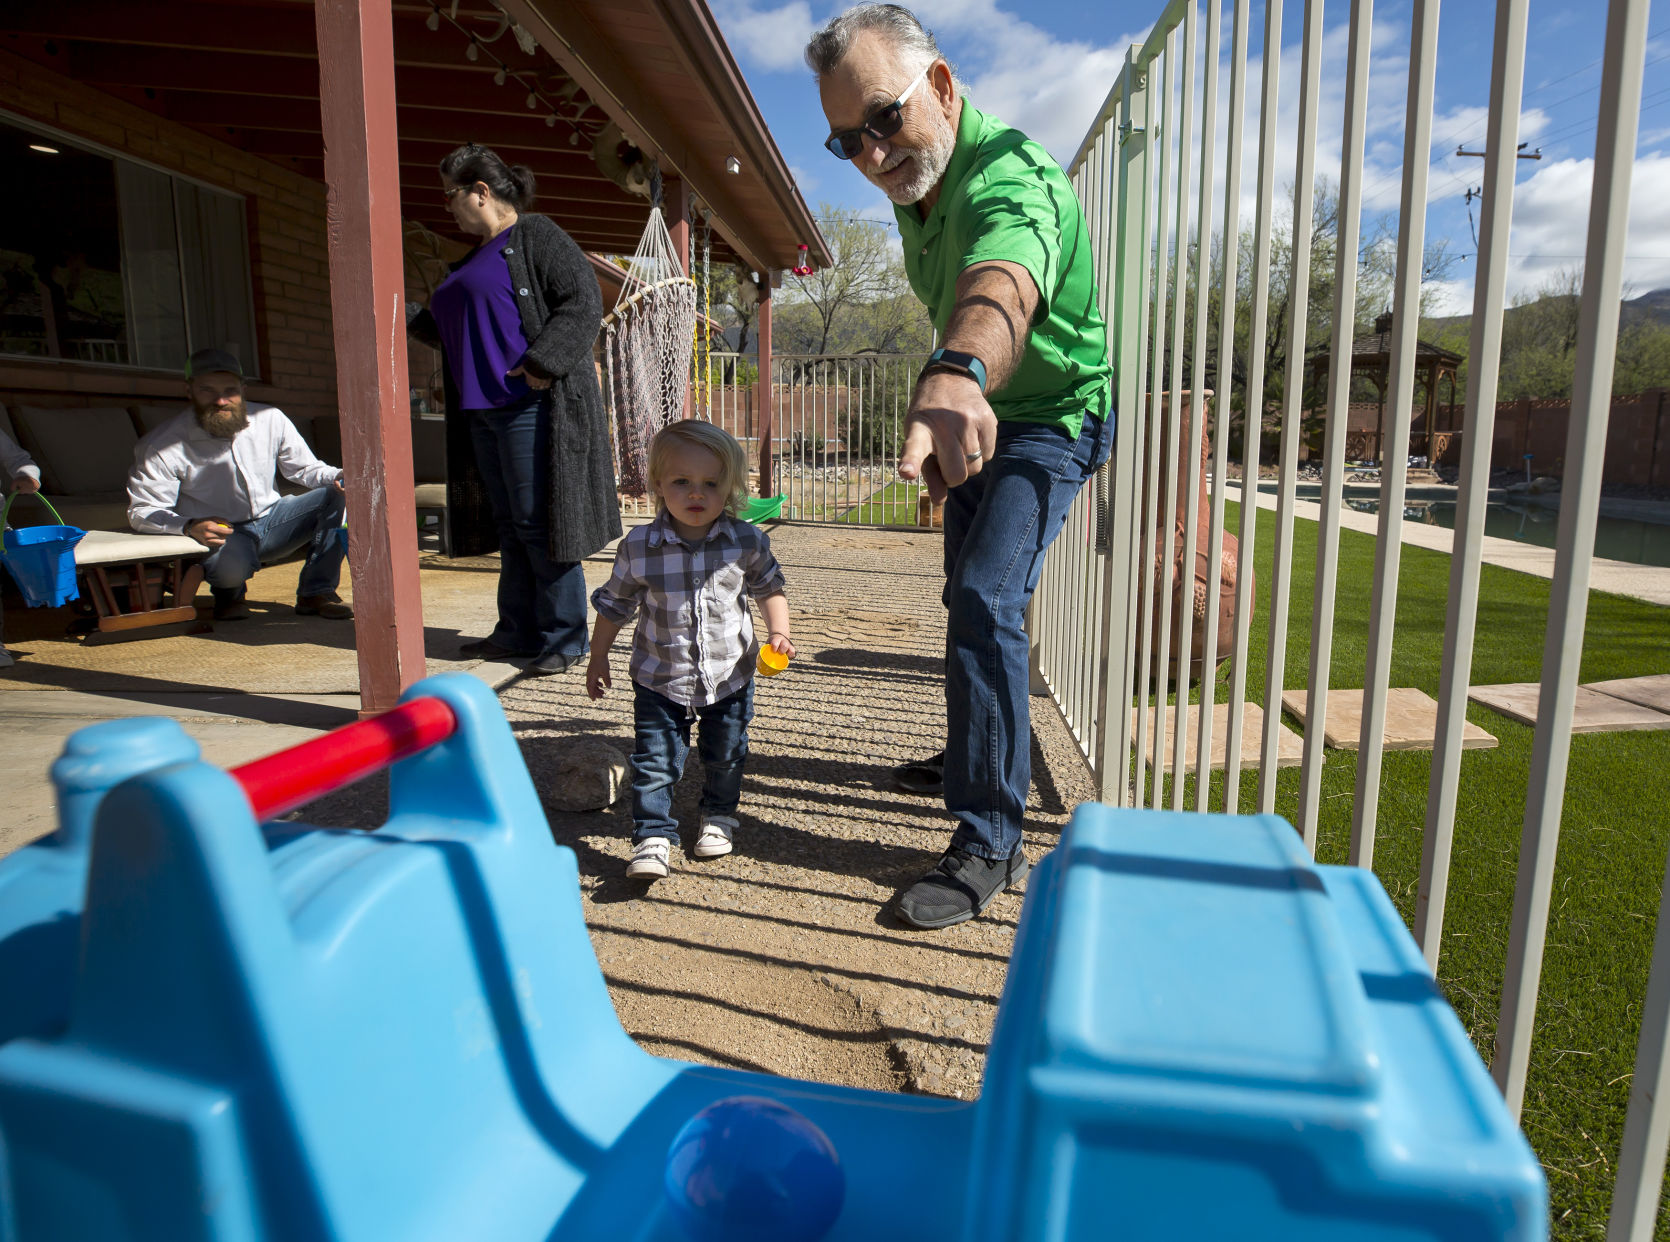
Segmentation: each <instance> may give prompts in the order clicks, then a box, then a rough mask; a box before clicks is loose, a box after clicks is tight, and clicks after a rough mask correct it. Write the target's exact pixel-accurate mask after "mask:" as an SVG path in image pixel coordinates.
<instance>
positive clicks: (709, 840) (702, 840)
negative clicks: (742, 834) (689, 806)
mask: <svg viewBox="0 0 1670 1242" xmlns="http://www.w3.org/2000/svg"><path fill="white" fill-rule="evenodd" d="M736 827H737V825H736V820H734V819H732V818H731V817H730V816H729V815H704V816H702V831H701V835H699V836H698V837H697V838H696V844H695V847H694V848H693V849H692V850H691V851H690V852H691V853H692V854H694V855H695V856H696V857H697V858H718V857H719V856H720V855H721V854H729V853H730V852H731V836H732V834H734V833H735V832H736Z"/></svg>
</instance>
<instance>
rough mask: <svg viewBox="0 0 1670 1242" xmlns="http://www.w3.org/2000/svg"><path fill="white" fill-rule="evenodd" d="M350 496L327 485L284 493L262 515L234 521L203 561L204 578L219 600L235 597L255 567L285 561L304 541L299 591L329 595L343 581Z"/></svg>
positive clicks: (297, 592) (307, 593)
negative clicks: (344, 525) (343, 531)
mask: <svg viewBox="0 0 1670 1242" xmlns="http://www.w3.org/2000/svg"><path fill="white" fill-rule="evenodd" d="M346 504H347V500H346V498H345V497H344V496H343V495H342V493H341V492H340V491H338V490H337V489H336V488H335V487H333V486H331V485H330V484H328V483H327V484H326V485H325V486H323V487H316V488H314V489H313V490H312V491H309V492H303V493H302V494H301V495H299V496H280V497H279V498H278V500H277V501H276V502H275V503H274V504H273V507H272V508H270V509H268V510H267V511H266V512H265V513H263V514H262V515H261V516H260V517H257V518H251V519H250V520H249V521H247V522H234V523H232V533H231V534H230V535H228V536H226V542H225V543H223V544H221V545H220V547H219V548H217V549H216V550H215V551H214V552H213V553H212V554H211V555H210V556H209V557H208V558H207V559H205V560H204V562H203V578H204V580H205V581H206V582H208V584H209V589H210V590H211V591H213V592H214V594H215V597H216V598H217V599H226V600H230V599H236V598H237V596H238V592H239V591H240V590H241V589H242V587H243V585H244V583H246V582H248V581H249V580H250V578H252V577H253V576H254V574H255V571H256V570H258V569H260V568H261V566H263V565H268V564H271V563H272V562H273V561H281V560H283V559H284V558H285V557H287V556H289V555H290V554H291V553H292V552H294V551H295V550H296V549H297V548H300V547H301V546H302V545H303V544H306V545H307V563H306V564H305V565H303V566H302V575H301V578H300V580H299V581H298V582H297V583H296V594H297V595H298V596H304V595H330V594H332V593H334V592H335V590H336V585H337V583H338V582H339V581H341V579H342V553H343V545H342V537H341V535H339V534H338V533H337V532H338V530H339V529H340V528H341V526H342V513H343V509H344V507H345V506H346Z"/></svg>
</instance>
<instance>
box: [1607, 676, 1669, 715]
mask: <svg viewBox="0 0 1670 1242" xmlns="http://www.w3.org/2000/svg"><path fill="white" fill-rule="evenodd" d="M1588 687H1589V689H1591V690H1599V691H1600V692H1601V693H1602V694H1610V695H1611V696H1612V697H1613V698H1615V699H1623V700H1624V701H1625V702H1628V703H1636V704H1639V705H1640V706H1642V707H1650V708H1652V709H1653V710H1654V711H1657V712H1665V713H1667V714H1670V673H1653V674H1652V675H1650V676H1647V677H1619V678H1617V679H1615V680H1613V681H1591V682H1589V683H1588Z"/></svg>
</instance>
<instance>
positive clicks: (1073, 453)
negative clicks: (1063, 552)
mask: <svg viewBox="0 0 1670 1242" xmlns="http://www.w3.org/2000/svg"><path fill="white" fill-rule="evenodd" d="M1112 424H1113V419H1112V417H1111V416H1110V417H1109V418H1108V419H1106V420H1104V421H1098V420H1096V419H1093V418H1089V417H1086V418H1085V420H1084V428H1083V430H1082V431H1081V432H1080V433H1079V438H1078V439H1077V441H1074V440H1069V439H1068V438H1067V433H1066V432H1064V431H1062V430H1061V429H1060V428H1059V427H1049V426H1045V425H1043V424H1039V423H999V424H998V429H997V450H996V452H994V453H993V454H992V456H991V458H990V459H989V460H988V461H987V463H986V468H985V469H984V470H982V471H981V472H980V473H979V474H977V475H975V476H974V477H973V478H972V479H970V480H969V481H968V482H966V483H964V484H963V485H962V486H961V487H955V488H952V489H951V493H950V495H949V496H948V497H947V498H946V502H945V595H944V600H945V607H946V611H947V612H948V613H949V614H950V615H949V618H948V620H947V625H946V635H945V716H946V747H945V806H946V809H947V810H949V811H950V812H951V813H952V814H953V815H955V816H956V817H957V820H958V827H957V830H956V832H955V833H954V834H953V835H952V838H951V844H952V846H953V847H955V848H958V849H962V850H966V851H967V852H968V853H970V854H974V855H976V856H977V857H980V858H985V859H990V860H998V859H1004V858H1008V857H1010V856H1011V855H1012V854H1014V852H1015V851H1016V850H1017V849H1019V848H1020V844H1021V828H1022V821H1023V819H1024V816H1025V812H1026V795H1027V790H1028V789H1029V788H1030V787H1031V784H1032V716H1031V704H1030V701H1029V696H1030V692H1031V664H1030V660H1029V651H1028V644H1027V638H1026V624H1025V623H1026V605H1027V601H1029V600H1030V599H1031V598H1032V592H1033V591H1034V590H1036V589H1037V587H1038V577H1039V575H1040V574H1041V573H1042V572H1043V565H1044V552H1045V550H1046V549H1048V548H1049V546H1050V543H1051V541H1053V540H1054V539H1055V537H1056V535H1057V534H1059V533H1060V531H1061V527H1062V524H1063V523H1064V522H1065V521H1066V520H1067V509H1068V507H1069V506H1070V505H1071V504H1072V503H1073V498H1074V497H1075V496H1076V495H1077V494H1078V491H1079V488H1081V487H1083V486H1084V483H1085V481H1086V480H1087V479H1089V478H1090V476H1091V475H1093V474H1094V473H1095V472H1096V471H1097V469H1098V468H1099V467H1100V466H1101V465H1102V463H1103V462H1105V461H1106V460H1107V459H1108V454H1109V453H1110V452H1111V451H1112V448H1113V426H1112Z"/></svg>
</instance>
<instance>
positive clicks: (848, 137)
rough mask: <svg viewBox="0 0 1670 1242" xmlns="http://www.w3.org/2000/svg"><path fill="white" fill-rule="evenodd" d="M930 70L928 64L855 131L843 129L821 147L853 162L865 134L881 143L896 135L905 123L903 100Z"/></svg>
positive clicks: (837, 156) (839, 158) (837, 157)
mask: <svg viewBox="0 0 1670 1242" xmlns="http://www.w3.org/2000/svg"><path fill="white" fill-rule="evenodd" d="M932 68H933V65H932V64H930V65H929V66H928V68H927V69H924V70H922V72H921V73H919V74H917V75H916V78H915V80H914V81H913V82H911V84H910V85H909V86H907V87H905V93H904V94H902V95H900V96H899V97H898V98H897V99H895V100H894V101H893V102H892V103H890V104H883V105H882V106H881V107H879V108H877V109H876V110H875V111H874V112H872V113H870V116H869V119H868V120H866V121H865V122H864V124H862V125H860V126H859V127H858V128H857V129H843V130H842V131H841V132H840V133H838V134H831V135H829V137H828V138H826V139H824V143H823V145H824V146H825V147H826V148H827V149H828V150H829V153H830V154H831V155H833V156H834V157H835V158H836V159H838V160H855V159H857V158H858V156H859V154H860V152H862V151H863V150H864V135H865V134H868V135H870V137H872V138H874V139H875V140H876V141H877V142H881V141H883V140H885V139H888V138H891V137H892V136H893V135H894V134H896V133H898V132H899V127H900V126H901V125H903V124H904V123H905V100H907V99H909V98H910V94H911V92H912V91H914V90H915V89H916V87H917V85H918V84H919V83H920V82H921V81H922V79H923V78H924V77H926V76H927V74H928V69H932Z"/></svg>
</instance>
